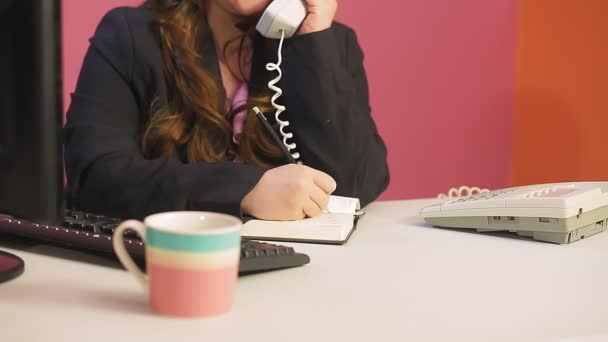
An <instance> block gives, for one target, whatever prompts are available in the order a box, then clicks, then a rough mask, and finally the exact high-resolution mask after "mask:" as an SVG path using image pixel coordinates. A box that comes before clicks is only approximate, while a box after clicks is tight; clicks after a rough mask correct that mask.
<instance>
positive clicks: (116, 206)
mask: <svg viewBox="0 0 608 342" xmlns="http://www.w3.org/2000/svg"><path fill="white" fill-rule="evenodd" d="M158 31H159V28H158V26H157V25H156V24H155V23H154V22H153V20H152V13H151V10H150V9H149V8H147V7H146V6H142V7H138V8H126V7H122V8H117V9H114V10H112V11H110V12H109V13H108V14H106V15H105V17H104V18H103V20H102V21H101V23H100V24H99V26H98V28H97V31H96V33H95V34H94V36H93V38H91V41H90V42H91V45H90V48H89V50H88V52H87V55H86V58H85V60H84V64H83V66H82V70H81V72H80V77H79V80H78V84H77V87H76V91H75V93H74V94H72V103H71V106H70V109H69V111H68V114H67V122H66V125H65V128H64V133H65V165H66V170H67V176H68V181H69V184H70V187H71V193H72V195H73V198H74V201H75V204H76V206H77V207H79V208H80V209H83V210H87V211H93V212H98V213H101V214H106V215H112V216H116V217H135V218H142V217H144V216H146V215H148V214H150V213H155V212H162V211H173V210H209V211H219V212H225V213H229V214H232V215H237V216H239V215H241V209H240V203H241V201H242V199H243V197H244V196H245V195H246V194H247V193H248V192H249V191H250V190H251V189H252V188H253V187H254V186H255V185H256V184H257V182H258V181H259V179H260V177H261V176H262V175H263V173H264V172H265V170H264V169H260V168H257V167H253V166H248V165H243V164H239V163H233V162H229V161H227V162H218V163H190V164H186V163H184V162H182V161H181V160H180V158H178V157H177V156H175V155H172V156H167V157H162V158H158V159H153V160H150V159H146V158H144V156H143V154H142V151H141V148H140V147H141V144H140V139H141V133H142V131H143V129H144V127H145V125H146V122H147V120H148V118H149V114H150V107H151V102H152V101H153V100H154V99H158V100H160V101H166V98H167V89H166V84H165V80H164V74H163V63H162V58H161V55H160V42H159V34H158ZM268 44H270V45H273V44H274V46H276V43H275V42H274V41H273V42H270V41H269V40H266V39H265V38H263V37H261V36H260V37H259V38H257V39H256V43H255V45H254V50H255V52H254V59H253V66H252V80H251V83H252V85H251V87H260V86H265V83H264V82H263V81H265V80H266V78H267V77H263V76H261V75H264V73H267V71H266V69H265V67H264V65H265V63H266V62H274V61H276V51H272V52H271V53H262V52H263V51H260V50H263V49H262V48H261V46H266V45H268ZM200 50H201V51H200V53H201V56H203V61H201V63H203V66H204V67H205V68H206V69H207V70H209V71H210V73H211V75H213V76H214V77H215V79H216V80H218V82H221V74H220V72H219V66H218V62H217V56H216V53H215V48H214V46H213V41H212V37H211V36H210V34H209V33H208V34H206V35H205V34H201V37H200ZM265 51H266V50H265ZM266 52H267V51H266ZM282 69H283V78H282V81H281V82H280V83H279V86H280V87H281V88H282V89H283V92H284V93H283V96H282V97H281V99H280V101H281V102H282V103H283V104H285V105H286V107H287V111H286V112H285V113H284V114H283V115H284V117H285V118H287V120H289V121H290V123H291V125H290V126H289V128H290V129H291V130H292V131H293V132H294V136H295V138H294V139H295V142H296V143H297V150H298V151H299V152H300V154H301V156H302V157H301V159H302V160H303V161H304V163H305V164H306V165H308V166H310V167H313V168H316V169H319V170H322V171H324V172H327V173H328V174H330V175H331V176H332V177H334V179H335V180H336V182H337V184H338V187H337V190H336V192H335V194H338V195H345V196H352V197H358V198H360V199H361V201H362V204H363V205H366V204H367V203H370V202H371V201H373V200H374V199H376V198H377V196H378V195H380V193H382V191H384V190H385V189H386V187H387V185H388V182H389V172H388V167H387V162H386V156H387V152H386V147H385V145H384V143H383V141H382V139H381V137H380V136H379V135H378V131H377V129H376V126H375V124H374V121H373V120H372V118H371V116H370V106H369V96H368V86H367V79H366V75H365V71H364V68H363V53H362V51H361V48H360V47H359V45H358V43H357V39H356V37H355V34H354V32H353V31H352V30H351V29H349V28H347V27H346V26H344V25H341V24H339V23H335V24H334V25H333V26H332V28H330V29H327V30H324V31H321V32H316V33H312V34H308V35H302V36H296V37H294V38H291V39H287V40H286V41H285V43H284V46H283V65H282ZM266 75H267V74H266ZM218 84H219V85H220V86H221V83H218ZM220 89H222V88H220Z"/></svg>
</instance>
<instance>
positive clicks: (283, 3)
mask: <svg viewBox="0 0 608 342" xmlns="http://www.w3.org/2000/svg"><path fill="white" fill-rule="evenodd" d="M304 18H306V5H305V4H304V3H303V2H302V0H275V1H273V2H272V3H270V5H269V6H268V7H267V8H266V10H265V11H264V14H262V17H261V18H260V21H259V22H258V25H257V26H256V29H257V30H258V32H260V33H261V34H262V35H263V36H264V37H267V38H272V39H281V36H282V35H284V36H285V37H286V38H288V37H291V36H293V35H294V34H295V33H296V31H297V30H298V28H299V27H300V24H302V21H304ZM281 31H283V32H281Z"/></svg>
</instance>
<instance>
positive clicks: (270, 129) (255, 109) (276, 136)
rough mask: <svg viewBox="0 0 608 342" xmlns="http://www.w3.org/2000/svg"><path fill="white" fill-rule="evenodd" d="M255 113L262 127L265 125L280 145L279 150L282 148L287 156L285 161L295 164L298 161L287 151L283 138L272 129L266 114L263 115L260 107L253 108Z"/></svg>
mask: <svg viewBox="0 0 608 342" xmlns="http://www.w3.org/2000/svg"><path fill="white" fill-rule="evenodd" d="M253 111H254V112H255V114H256V115H257V117H258V119H260V121H261V122H262V125H264V127H265V128H266V130H267V131H268V133H270V136H272V139H273V140H274V141H275V142H276V144H277V145H279V148H281V151H283V155H284V156H285V159H287V162H289V163H290V164H295V163H296V160H295V159H294V158H293V156H292V155H291V153H289V150H287V147H286V146H285V144H283V142H282V141H281V138H279V136H278V135H277V132H275V131H274V129H272V127H271V126H270V124H269V123H268V120H266V117H265V116H264V113H262V111H261V110H260V109H259V108H258V107H253Z"/></svg>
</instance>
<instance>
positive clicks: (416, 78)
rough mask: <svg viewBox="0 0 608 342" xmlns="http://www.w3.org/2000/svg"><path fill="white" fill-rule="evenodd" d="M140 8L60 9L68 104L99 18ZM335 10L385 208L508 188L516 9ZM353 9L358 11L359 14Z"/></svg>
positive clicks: (435, 1) (442, 4) (510, 2)
mask: <svg viewBox="0 0 608 342" xmlns="http://www.w3.org/2000/svg"><path fill="white" fill-rule="evenodd" d="M140 2H141V1H140V0H104V1H81V0H63V3H64V5H63V8H64V47H65V51H64V63H65V82H64V87H65V89H64V90H65V94H66V102H65V103H66V106H67V105H68V103H69V102H68V101H69V99H68V96H67V94H69V92H71V91H73V89H74V86H75V82H76V78H77V75H78V71H79V68H80V64H81V62H82V58H83V56H84V53H85V51H86V48H87V47H88V38H89V37H90V36H91V34H92V32H93V30H94V28H95V26H96V25H97V23H98V22H99V19H100V18H101V16H102V15H103V13H104V12H105V11H106V10H107V9H109V8H111V7H114V6H117V5H124V4H131V5H136V4H138V3H140ZM361 3H363V2H362V1H352V0H350V1H341V2H340V10H339V20H341V21H343V22H345V23H347V24H349V25H351V26H353V27H354V28H355V29H356V30H357V32H358V35H359V40H360V43H361V45H362V46H363V49H364V51H365V53H366V67H367V70H368V76H369V81H370V91H371V101H372V108H373V115H374V117H375V119H376V121H377V123H378V126H379V129H380V131H381V133H382V135H383V136H384V138H385V140H386V142H387V144H388V148H389V163H390V167H391V173H392V182H391V186H390V187H389V189H388V190H387V192H386V193H385V194H384V195H383V197H382V199H398V198H412V197H422V196H434V195H435V194H437V193H438V192H445V191H446V190H447V189H448V188H450V187H453V186H459V185H463V184H466V185H478V186H483V187H489V188H497V187H503V186H506V185H507V184H508V181H509V169H510V145H511V129H512V123H511V122H512V113H513V86H514V80H513V74H514V70H513V68H514V67H513V65H514V63H513V59H514V51H513V50H514V40H515V12H516V0H492V1H487V0H460V1H448V0H425V1H418V0H383V1H382V2H378V3H377V4H375V5H371V4H372V2H365V4H369V5H366V6H362V5H361ZM358 4H359V5H358Z"/></svg>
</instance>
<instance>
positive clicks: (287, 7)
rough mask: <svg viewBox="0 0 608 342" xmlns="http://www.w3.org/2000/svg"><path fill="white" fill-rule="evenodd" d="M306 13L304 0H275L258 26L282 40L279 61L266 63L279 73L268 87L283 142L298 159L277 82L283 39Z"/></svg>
mask: <svg viewBox="0 0 608 342" xmlns="http://www.w3.org/2000/svg"><path fill="white" fill-rule="evenodd" d="M306 15H307V13H306V4H305V3H304V1H303V0H274V1H273V2H272V3H270V5H269V6H268V7H267V8H266V10H265V11H264V13H263V14H262V17H261V18H260V20H259V22H258V24H257V26H256V29H257V30H258V32H260V34H262V35H263V36H264V37H267V38H271V39H280V40H281V41H280V43H279V49H278V52H277V56H278V58H277V59H278V61H277V63H268V64H266V70H268V71H276V72H277V73H278V76H277V77H276V78H274V79H273V80H271V81H270V82H268V88H270V89H271V90H272V91H274V92H275V94H274V95H273V96H272V106H273V107H274V108H275V109H276V112H275V120H276V122H277V123H278V125H279V132H280V133H281V136H282V137H283V144H284V145H285V147H286V148H287V151H288V152H289V153H290V154H291V156H292V157H293V159H295V160H296V161H298V160H299V158H300V154H299V153H298V152H296V151H295V149H296V144H295V143H293V142H291V143H290V142H289V139H291V138H293V133H291V132H288V131H286V128H287V127H288V126H289V121H286V120H282V119H281V113H282V112H284V111H285V110H286V109H287V108H285V106H282V105H280V104H278V103H277V102H276V101H277V99H278V98H279V97H281V95H283V90H282V89H281V88H279V87H277V83H278V82H279V81H280V80H281V77H282V76H283V72H282V71H281V63H282V61H283V56H282V50H283V40H284V39H285V38H288V37H291V36H293V35H294V34H295V33H296V32H297V31H298V29H299V28H300V25H301V24H302V22H303V21H304V19H305V18H306Z"/></svg>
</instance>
